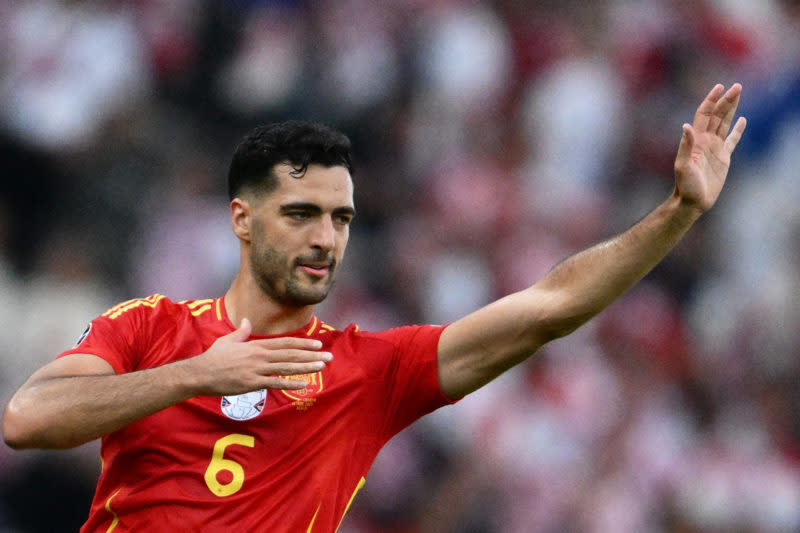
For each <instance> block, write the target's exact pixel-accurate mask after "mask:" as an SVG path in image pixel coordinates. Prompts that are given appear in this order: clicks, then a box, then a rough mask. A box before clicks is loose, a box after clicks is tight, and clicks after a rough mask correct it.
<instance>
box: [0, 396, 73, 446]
mask: <svg viewBox="0 0 800 533" xmlns="http://www.w3.org/2000/svg"><path fill="white" fill-rule="evenodd" d="M18 403H19V402H18V401H15V399H14V398H12V400H11V401H10V402H9V404H8V405H7V406H6V409H5V412H4V413H3V426H2V431H3V442H5V443H6V445H7V446H8V447H9V448H11V449H13V450H28V449H33V448H38V449H45V448H48V449H66V448H72V447H75V446H76V445H77V444H80V443H71V442H63V441H61V440H60V439H53V438H52V437H48V436H47V431H46V430H44V429H42V428H40V427H37V425H36V420H34V419H31V417H30V413H28V412H27V411H26V410H24V409H22V408H21V407H20V406H19V405H18Z"/></svg>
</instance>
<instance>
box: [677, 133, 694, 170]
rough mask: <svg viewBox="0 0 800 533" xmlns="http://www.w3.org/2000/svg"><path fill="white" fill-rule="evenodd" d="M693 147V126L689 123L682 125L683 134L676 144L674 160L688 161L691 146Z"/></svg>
mask: <svg viewBox="0 0 800 533" xmlns="http://www.w3.org/2000/svg"><path fill="white" fill-rule="evenodd" d="M693 147H694V128H692V126H691V125H689V124H684V125H683V135H682V136H681V143H680V145H678V155H677V156H675V162H676V163H679V162H681V161H688V160H689V158H690V157H691V155H692V148H693Z"/></svg>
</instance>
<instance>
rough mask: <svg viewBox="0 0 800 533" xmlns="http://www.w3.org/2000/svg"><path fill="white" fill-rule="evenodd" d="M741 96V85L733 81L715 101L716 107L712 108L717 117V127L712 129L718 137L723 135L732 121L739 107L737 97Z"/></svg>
mask: <svg viewBox="0 0 800 533" xmlns="http://www.w3.org/2000/svg"><path fill="white" fill-rule="evenodd" d="M741 96H742V86H741V85H740V84H738V83H734V84H733V86H731V88H730V89H728V90H727V91H726V92H725V95H724V96H723V97H722V98H721V99H720V101H719V102H717V107H716V109H715V110H714V115H715V116H717V117H719V124H718V125H717V129H716V130H714V131H715V133H716V134H717V135H719V136H720V137H725V136H726V135H727V134H728V130H729V129H730V127H731V123H732V122H733V117H734V116H736V109H737V108H738V107H739V99H740V97H741Z"/></svg>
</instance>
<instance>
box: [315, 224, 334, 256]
mask: <svg viewBox="0 0 800 533" xmlns="http://www.w3.org/2000/svg"><path fill="white" fill-rule="evenodd" d="M310 244H311V246H312V247H314V248H320V249H322V250H325V251H326V252H329V251H331V250H333V247H334V245H335V244H336V228H334V225H333V220H332V219H331V218H330V217H326V216H322V217H319V219H318V220H317V223H316V224H314V226H313V229H312V231H311V243H310Z"/></svg>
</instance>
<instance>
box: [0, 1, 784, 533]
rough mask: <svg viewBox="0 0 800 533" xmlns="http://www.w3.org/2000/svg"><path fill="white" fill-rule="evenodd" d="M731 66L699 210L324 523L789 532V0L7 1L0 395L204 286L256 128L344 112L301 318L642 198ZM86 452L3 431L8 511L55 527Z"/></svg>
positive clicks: (504, 279)
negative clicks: (342, 167) (84, 341)
mask: <svg viewBox="0 0 800 533" xmlns="http://www.w3.org/2000/svg"><path fill="white" fill-rule="evenodd" d="M734 81H741V82H742V83H743V84H744V87H745V90H744V96H743V99H742V106H741V112H742V113H743V114H745V115H746V116H747V118H748V120H749V126H748V129H747V132H746V134H745V138H744V139H743V141H742V143H741V144H740V147H739V149H738V150H737V152H736V154H735V157H734V162H733V168H732V170H731V173H730V176H729V185H728V187H727V189H726V190H725V191H724V193H723V195H722V197H721V198H720V201H719V203H718V206H717V207H716V208H715V209H714V210H713V211H712V212H711V213H709V214H708V215H707V216H705V217H704V218H703V219H702V220H701V221H700V222H699V223H698V224H697V226H696V227H695V228H694V229H693V230H692V231H691V233H690V234H689V235H688V236H687V237H686V239H685V240H684V241H683V242H682V243H681V244H680V245H679V246H678V248H677V249H676V250H674V252H673V253H672V254H671V255H670V256H669V257H668V258H667V259H666V260H665V261H664V263H663V264H662V265H660V266H659V267H658V268H657V269H656V270H655V271H654V272H653V273H652V274H651V275H649V276H648V277H647V278H646V279H645V280H644V281H643V282H642V283H640V284H639V285H638V286H637V287H636V288H635V289H634V290H633V291H632V292H630V293H629V294H628V295H626V296H625V297H624V298H622V299H621V300H620V301H619V302H617V303H615V304H614V305H613V306H612V307H611V308H610V309H608V310H607V311H606V312H605V313H604V314H603V315H602V316H600V317H598V318H596V319H595V320H593V321H592V322H591V323H589V324H588V325H587V326H585V327H583V328H582V329H581V330H579V331H578V332H577V333H575V334H574V335H572V336H571V337H569V338H566V339H563V340H560V341H557V342H554V343H552V344H551V345H550V346H548V347H546V348H545V349H544V350H543V351H542V352H541V354H539V355H538V356H537V357H536V358H534V359H532V360H531V361H529V362H528V363H525V364H523V365H522V366H520V367H518V368H516V369H514V370H512V371H511V372H509V373H508V374H507V375H505V376H503V377H502V378H501V379H499V380H498V381H496V382H495V383H493V384H491V385H490V386H488V387H486V388H485V389H483V390H481V391H479V392H478V393H476V394H474V395H473V396H470V397H468V398H467V399H465V400H463V401H462V402H461V403H460V404H458V405H457V406H455V407H448V408H445V409H443V410H441V411H439V412H437V413H434V414H433V415H430V416H428V417H426V418H425V419H423V420H422V421H420V422H418V423H417V424H415V425H414V426H412V427H411V428H409V429H408V430H406V431H405V432H404V433H402V434H401V435H399V436H398V437H397V438H395V439H394V440H393V441H392V442H391V443H390V444H389V445H388V447H387V448H386V449H385V451H384V452H382V453H381V455H380V456H379V458H378V461H377V462H376V464H375V466H374V468H373V469H372V471H371V473H370V476H369V478H368V482H367V485H366V487H365V488H364V490H363V491H362V492H361V493H360V495H359V497H358V498H357V500H356V502H355V504H354V506H353V508H352V509H351V511H350V513H349V514H348V517H347V518H346V520H345V522H344V524H343V525H342V527H341V531H342V532H343V533H401V532H402V533H412V532H414V533H416V532H419V533H431V532H438V533H499V532H503V533H550V532H575V533H579V532H580V533H583V532H586V533H592V532H595V533H604V532H614V533H628V532H630V533H642V532H646V533H760V532H765V533H778V532H797V531H800V417H798V415H797V412H798V410H799V409H798V408H800V386H798V383H800V366H799V365H800V303H798V302H799V301H800V299H799V298H798V296H800V209H798V207H797V206H798V204H800V179H799V178H800V176H799V175H798V174H800V2H799V1H798V0H597V1H588V0H587V1H577V0H576V1H563V0H561V1H557V0H549V1H532V0H531V1H521V0H494V1H489V0H469V1H467V0H391V1H386V2H376V1H374V0H316V1H310V0H309V1H301V0H294V1H292V0H272V1H270V0H261V1H259V0H117V1H100V0H97V1H93V0H83V1H80V0H73V1H66V0H64V1H58V0H32V1H27V2H18V1H14V0H0V169H2V177H0V299H2V305H0V400H2V404H3V405H4V404H5V402H6V401H7V399H8V398H9V397H10V395H11V394H12V392H13V391H14V390H15V389H16V388H17V387H18V386H19V385H20V384H21V383H22V382H23V381H24V380H25V379H26V378H27V377H28V376H29V375H30V374H31V373H32V372H33V371H34V370H35V369H36V368H38V367H39V366H41V365H42V364H44V363H46V362H48V361H50V360H51V359H53V358H54V357H55V355H56V354H57V353H59V352H61V351H62V350H64V349H67V348H69V347H71V345H72V344H73V343H74V342H75V340H76V339H77V337H78V336H79V335H80V334H81V332H82V330H83V328H84V326H85V325H86V323H87V322H88V321H89V320H90V319H91V318H93V317H94V316H96V315H98V314H99V313H102V312H103V311H104V310H105V309H107V308H108V307H110V306H111V305H113V304H115V303H116V302H118V301H121V300H125V299H129V298H134V297H140V296H146V295H148V294H151V293H154V292H160V293H163V294H166V295H168V296H170V297H171V298H173V299H184V298H203V297H216V296H219V295H221V294H222V293H223V292H224V291H225V289H226V288H227V284H228V282H229V281H230V280H231V278H232V276H233V274H234V272H235V269H236V268H237V266H238V246H237V243H236V240H235V238H234V237H233V235H232V233H231V231H230V229H229V226H228V217H227V212H228V211H227V200H226V195H225V174H226V168H227V164H228V161H229V158H230V154H231V153H232V150H233V147H234V146H235V144H236V142H237V140H238V139H239V138H240V137H241V136H242V135H243V134H244V133H245V131H247V130H248V129H249V128H250V127H252V126H254V125H256V124H259V123H263V122H266V121H272V120H282V119H287V118H303V119H314V120H321V121H325V122H328V123H330V124H332V125H334V126H336V127H338V128H340V129H342V130H344V131H345V132H346V133H348V134H349V135H350V136H351V138H352V140H353V142H354V144H355V147H356V157H357V174H356V176H355V181H356V196H357V198H356V203H357V209H358V217H357V220H356V222H355V225H354V227H353V231H352V240H351V245H350V249H349V252H348V253H349V255H348V256H347V258H346V261H345V265H344V268H343V269H342V270H344V272H342V273H341V274H340V279H339V281H338V284H337V286H336V288H335V290H334V292H333V293H332V296H331V298H330V299H329V301H328V302H326V303H325V304H324V305H323V306H322V308H321V309H320V312H319V315H320V316H321V317H322V318H323V319H324V320H326V321H327V322H328V323H331V324H333V325H335V326H339V327H342V326H344V325H346V324H347V323H349V322H356V323H358V324H359V325H360V326H361V327H362V329H380V328H385V327H389V326H393V325H399V324H403V323H411V322H414V323H445V322H448V321H451V320H453V319H455V318H457V317H459V316H462V315H463V314H465V313H467V312H469V311H471V310H473V309H475V308H477V307H478V306H481V305H483V304H485V303H487V302H489V301H491V300H492V299H495V298H497V297H499V296H502V295H504V294H507V293H509V292H511V291H514V290H518V289H521V288H523V287H526V286H527V285H529V284H531V283H532V282H533V281H535V280H536V279H537V278H538V277H539V276H541V275H542V274H544V273H545V272H546V271H547V270H548V269H549V268H550V267H551V266H552V265H553V264H554V263H556V262H557V261H559V260H560V259H562V258H563V257H565V256H566V255H568V254H570V253H571V252H574V251H576V250H578V249H580V248H582V247H584V246H586V245H588V244H590V243H592V242H595V241H597V240H599V239H603V238H606V237H609V236H611V235H613V234H614V233H617V232H619V231H621V230H623V229H625V228H626V227H627V226H629V225H630V224H631V223H633V222H635V221H636V220H637V219H638V218H639V217H641V216H642V215H643V214H644V213H646V212H647V211H648V210H650V209H651V208H653V207H654V206H655V205H657V204H658V203H659V202H660V201H662V200H663V199H664V198H665V197H666V196H667V195H668V194H669V193H670V191H671V179H672V178H671V175H672V168H671V167H672V160H673V156H674V152H675V149H676V147H677V143H678V139H679V137H680V132H681V124H682V123H683V122H686V121H690V120H691V117H692V115H693V113H694V109H695V107H696V105H697V104H698V103H699V101H700V100H701V99H702V98H703V96H704V95H705V93H706V92H707V91H708V90H709V89H710V88H711V87H712V86H713V84H714V83H716V82H722V83H724V84H725V85H726V86H728V85H730V84H731V83H733V82H734ZM98 463H99V460H98V456H97V444H96V443H92V444H89V445H86V446H83V447H81V448H79V449H77V450H73V451H69V452H22V453H15V452H13V451H12V450H10V449H9V448H8V447H6V446H4V445H0V531H3V532H13V533H37V532H51V531H74V530H76V529H77V526H78V525H79V524H80V523H82V521H83V519H84V518H85V516H86V513H87V510H88V506H89V501H90V498H91V495H92V492H93V487H94V481H95V477H96V475H97V471H98V467H99V464H98Z"/></svg>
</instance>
